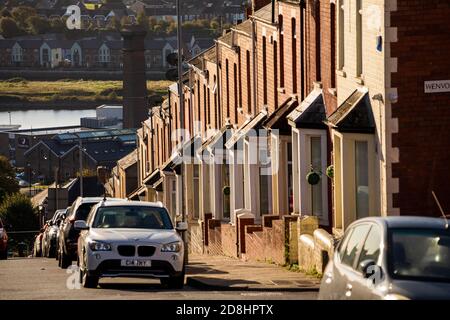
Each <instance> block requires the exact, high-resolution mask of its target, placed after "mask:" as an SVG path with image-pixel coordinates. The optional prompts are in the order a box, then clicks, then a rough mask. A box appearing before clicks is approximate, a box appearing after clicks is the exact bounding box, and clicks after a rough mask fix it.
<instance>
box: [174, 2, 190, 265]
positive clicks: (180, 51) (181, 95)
mask: <svg viewBox="0 0 450 320" xmlns="http://www.w3.org/2000/svg"><path fill="white" fill-rule="evenodd" d="M176 5H177V42H178V97H179V98H180V124H181V126H183V125H184V92H183V37H182V33H181V24H182V21H181V1H180V0H176ZM183 129H184V128H183ZM181 138H183V137H181ZM183 143H184V141H181V144H183ZM180 153H181V154H180V157H181V197H180V198H181V206H180V207H181V221H183V222H186V211H185V210H184V167H183V164H184V155H183V147H182V148H181V151H180ZM186 232H187V231H185V232H183V242H184V261H185V262H186V263H187V262H188V252H189V250H188V243H187V236H186Z"/></svg>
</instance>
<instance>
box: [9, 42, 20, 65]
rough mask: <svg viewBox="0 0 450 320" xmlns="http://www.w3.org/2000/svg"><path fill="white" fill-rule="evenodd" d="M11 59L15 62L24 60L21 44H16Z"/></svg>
mask: <svg viewBox="0 0 450 320" xmlns="http://www.w3.org/2000/svg"><path fill="white" fill-rule="evenodd" d="M11 59H12V61H13V62H21V61H22V60H23V51H22V48H21V47H20V46H18V45H17V46H14V47H13V49H12V53H11Z"/></svg>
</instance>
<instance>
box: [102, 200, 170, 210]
mask: <svg viewBox="0 0 450 320" xmlns="http://www.w3.org/2000/svg"><path fill="white" fill-rule="evenodd" d="M99 205H101V206H102V207H120V206H135V207H158V208H163V207H164V205H163V204H162V202H148V201H133V200H124V199H119V200H115V201H110V199H106V201H102V202H101V203H99Z"/></svg>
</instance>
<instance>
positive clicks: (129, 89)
mask: <svg viewBox="0 0 450 320" xmlns="http://www.w3.org/2000/svg"><path fill="white" fill-rule="evenodd" d="M146 33H147V32H146V31H145V30H144V29H142V28H141V27H140V26H138V25H128V26H125V28H124V29H123V30H122V32H121V34H122V37H123V48H122V51H123V128H139V127H140V126H141V122H142V121H145V120H146V119H147V118H148V107H147V79H146V75H145V45H144V40H145V35H146Z"/></svg>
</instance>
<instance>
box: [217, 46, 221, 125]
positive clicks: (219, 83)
mask: <svg viewBox="0 0 450 320" xmlns="http://www.w3.org/2000/svg"><path fill="white" fill-rule="evenodd" d="M219 61H220V60H219V46H218V44H217V41H216V73H217V77H216V80H217V88H216V92H217V111H218V112H217V119H218V122H219V123H218V124H219V125H218V127H219V128H221V127H222V101H221V95H220V93H221V88H220V86H221V73H220V67H219Z"/></svg>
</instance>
